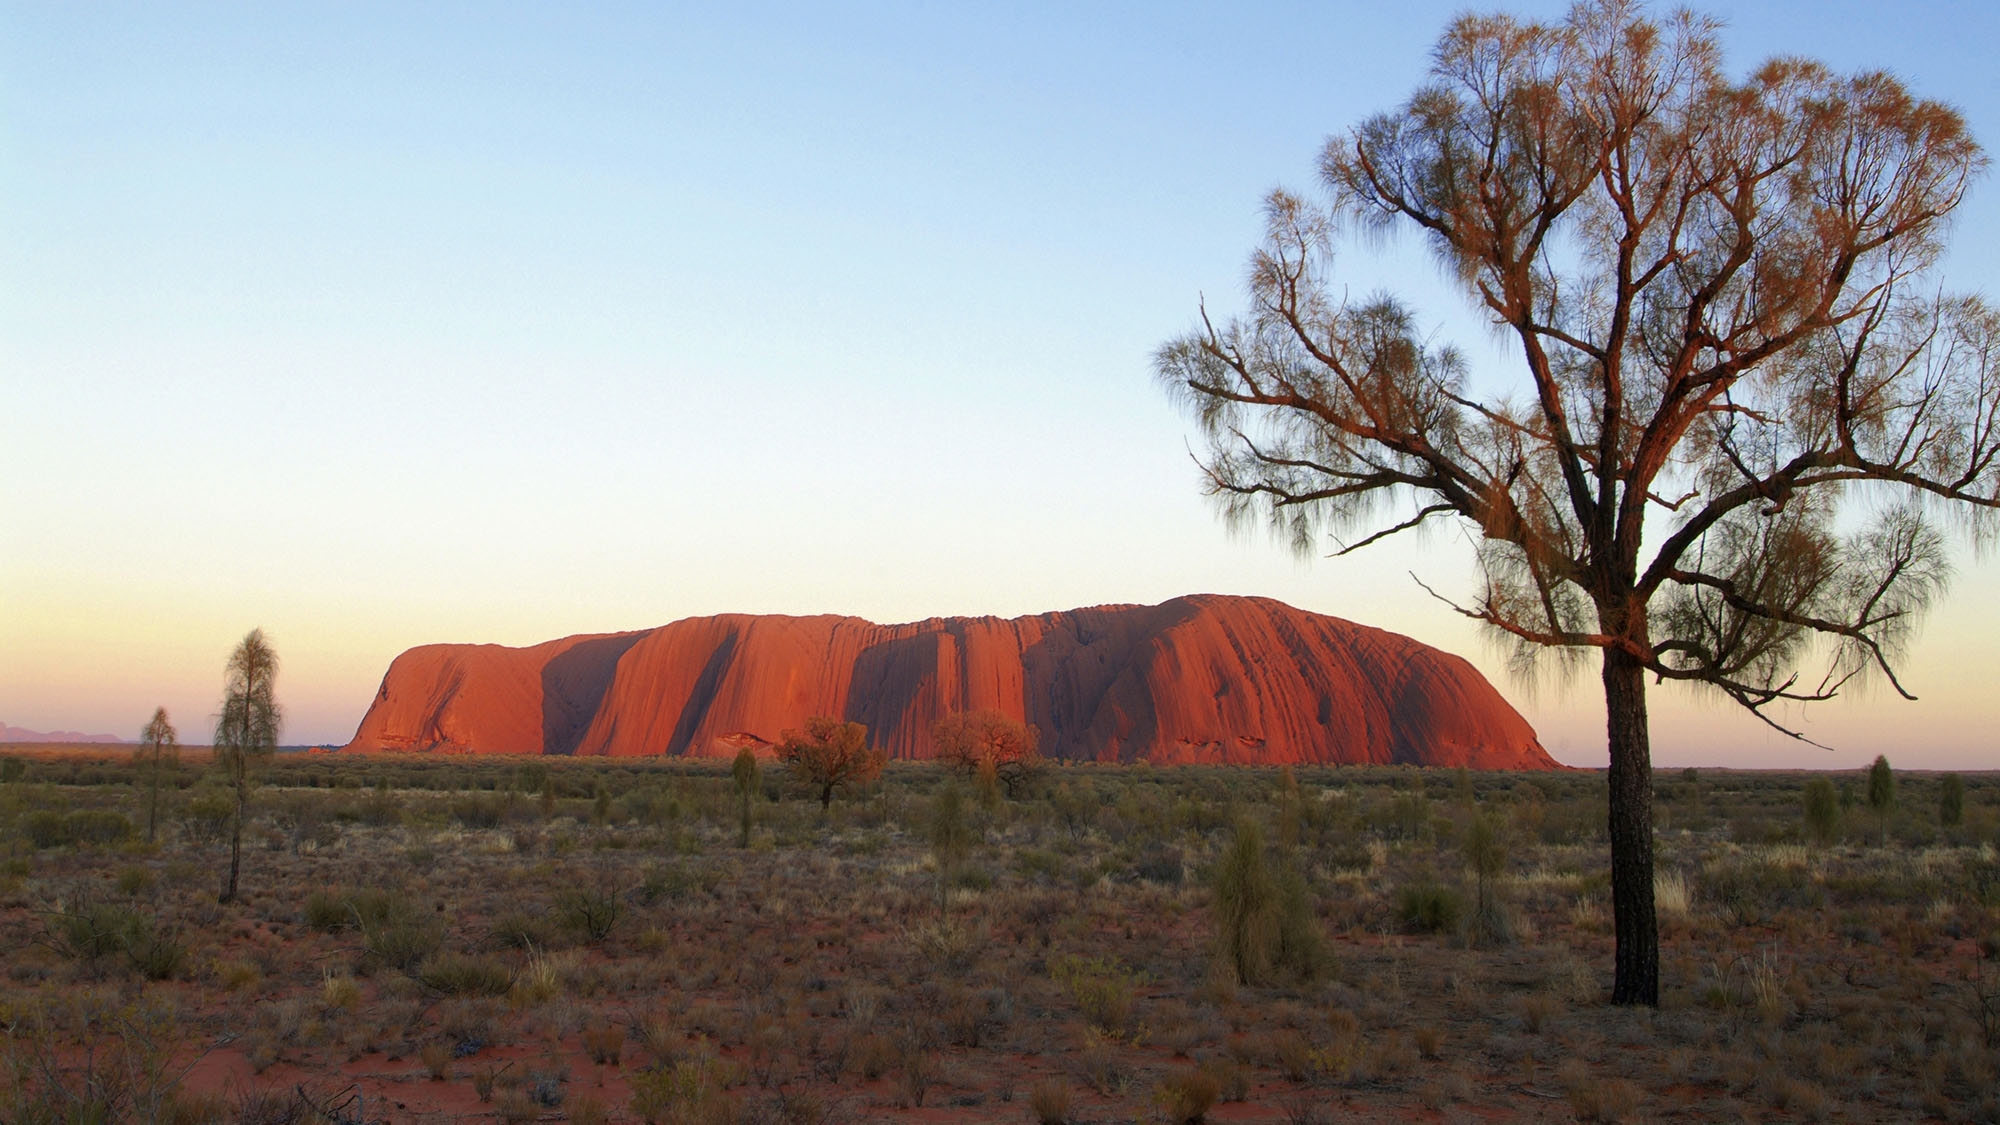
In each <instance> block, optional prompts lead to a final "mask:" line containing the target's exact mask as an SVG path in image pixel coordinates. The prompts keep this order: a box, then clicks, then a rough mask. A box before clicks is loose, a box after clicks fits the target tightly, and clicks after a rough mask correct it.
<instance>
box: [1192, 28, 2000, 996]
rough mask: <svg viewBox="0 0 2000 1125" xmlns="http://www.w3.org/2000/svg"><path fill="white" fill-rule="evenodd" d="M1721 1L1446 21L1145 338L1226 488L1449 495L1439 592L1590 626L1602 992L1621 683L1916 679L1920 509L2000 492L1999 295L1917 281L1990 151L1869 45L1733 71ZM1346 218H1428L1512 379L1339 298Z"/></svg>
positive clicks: (1487, 620) (1640, 927)
mask: <svg viewBox="0 0 2000 1125" xmlns="http://www.w3.org/2000/svg"><path fill="white" fill-rule="evenodd" d="M1717 28H1718V25H1717V23H1716V22H1715V21H1714V20H1712V19H1708V18H1706V17H1702V16H1699V15H1695V14H1692V13H1688V12H1684V11H1681V12H1674V13H1671V14H1668V15H1665V16H1664V17H1662V18H1660V19H1654V18H1652V16H1651V15H1650V14H1649V13H1648V12H1647V11H1646V10H1645V8H1644V7H1643V6H1642V5H1640V4H1637V3H1632V2H1627V0H1586V2H1585V3H1582V4H1579V5H1578V6H1577V7H1575V8H1573V9H1571V12H1570V14H1569V15H1568V17H1567V18H1566V19H1564V20H1563V21H1561V22H1559V23H1552V24H1542V23H1531V22H1525V21H1522V20H1518V19H1515V18H1513V17H1511V16H1507V15H1485V16H1473V15H1468V16H1464V17H1461V18H1459V19H1458V20H1456V21H1455V22H1454V23H1453V24H1452V25H1451V26H1450V27H1449V28H1448V29H1447V30H1446V31H1445V33H1444V34H1443V36H1442V37H1441V38H1440V39H1439V41H1438V44H1437V47H1436V49H1435V51H1434V53H1433V59H1432V67H1431V72H1430V76H1429V79H1428V80H1427V81H1426V82H1425V83H1424V84H1423V85H1422V86H1421V87H1420V88H1419V89H1418V90H1417V91H1416V92H1415V93H1414V94H1413V95H1412V96H1411V97H1410V98H1409V100H1408V101H1407V102H1405V103H1404V104H1403V105H1402V106H1401V107H1399V108H1397V109H1395V110H1392V111H1390V112H1387V113H1383V114H1380V115H1378V116H1375V117H1372V118H1369V119H1368V120H1366V121H1363V122H1362V123H1361V124H1360V125H1358V126H1356V127H1355V128H1354V129H1352V130H1351V131H1350V132H1348V133H1346V134H1345V135H1340V136H1336V137H1334V138H1332V139H1331V140H1330V141H1329V142H1328V143H1327V146H1326V148H1325V150H1324V153H1323V154H1322V156H1321V159H1320V173H1321V180H1322V182H1323V184H1324V186H1325V188H1326V190H1327V193H1328V196H1327V199H1326V201H1325V203H1324V205H1320V204H1314V203H1311V202H1308V201H1307V200H1305V199H1304V198H1302V197H1300V196H1297V195H1295V194H1292V193H1290V192H1286V191H1278V192H1274V193H1273V194H1272V195H1271V196H1270V198H1269V200H1268V202H1267V205H1266V218H1267V236H1266V239H1265V241H1264V243H1263V245H1262V247H1261V248H1260V249H1259V250H1258V251H1257V252H1256V254H1255V255H1254V257H1253V259H1252V263H1251V278H1250V296H1251V311H1250V312H1249V313H1248V315H1246V316H1244V317H1241V318H1239V319H1234V320H1229V321H1226V322H1223V323H1217V322H1215V321H1212V320H1210V319H1209V318H1208V317H1207V316H1206V315H1205V314H1204V316H1203V318H1202V321H1201V324H1200V327H1198V328H1197V329H1196V330H1195V331H1193V332H1191V333H1189V334H1188V335H1186V336H1184V337H1182V338H1180V339H1177V340H1174V341H1171V342H1169V343H1168V344H1167V345H1165V346H1164V347H1163V348H1162V349H1161V350H1160V352H1159V354H1158V357H1157V368H1158V372H1159V374H1160V377H1161V379H1162V381H1163V382H1164V383H1165V384H1166V386H1167V387H1168V388H1169V390H1170V391H1171V393H1172V394H1174V395H1175V396H1176V397H1177V398H1178V399H1179V400H1180V401H1181V402H1182V403H1183V404H1184V406H1185V407H1186V408H1187V409H1188V410H1189V411H1190V412H1191V413H1192V415H1193V416H1194V418H1195V420H1196V422H1197V423H1198V425H1199V427H1200V428H1201V430H1202V432H1203V434H1204V435H1205V437H1206V439H1207V451H1206V453H1205V454H1204V455H1203V456H1202V464H1203V468H1204V471H1205V476H1206V480H1207V484H1208V488H1209V489H1210V491H1211V492H1212V493H1213V494H1214V495H1215V496H1216V497H1217V498H1218V499H1219V501H1220V502H1221V504H1222V507H1223V510H1224V512H1225V514H1226V515H1228V516H1229V517H1232V518H1234V519H1238V520H1255V521H1269V522H1270V523H1271V524H1272V525H1273V526H1275V527H1276V528H1279V529H1281V530H1282V531H1284V532H1285V533H1287V534H1288V536H1289V537H1290V538H1291V540H1292V542H1293V543H1294V545H1295V546H1296V547H1297V548H1298V549H1300V550H1301V551H1307V550H1316V549H1317V547H1318V544H1319V542H1320V539H1321V536H1322V535H1323V534H1328V533H1331V534H1333V535H1335V536H1336V537H1339V536H1345V537H1346V539H1345V540H1342V541H1341V542H1342V546H1341V550H1342V551H1343V552H1344V551H1349V550H1354V549H1356V548H1359V547H1361V546H1364V545H1366V544H1369V543H1373V542H1376V541H1378V540H1380V539H1382V538H1385V537H1387V536H1391V535H1394V534H1397V533H1399V532H1403V531H1407V530H1410V529H1413V528H1417V527H1420V526H1422V525H1425V524H1427V523H1429V522H1431V521H1433V520H1440V519H1443V520H1452V519H1455V520H1457V521H1459V522H1460V524H1461V526H1463V527H1465V528H1466V529H1468V530H1469V531H1470V532H1471V533H1472V534H1473V535H1474V536H1475V537H1476V540H1477V543H1478V551H1477V561H1478V566H1479V573H1480V581H1479V583H1478V584H1477V586H1476V587H1475V590H1474V592H1473V594H1472V596H1471V597H1470V598H1469V599H1465V600H1463V601H1460V602H1455V603H1454V604H1455V605H1456V607H1457V608H1458V609H1459V611H1460V612H1462V613H1464V614H1466V615H1467V616H1469V617H1471V618H1473V619H1475V620H1477V621H1479V622H1481V623H1483V624H1484V625H1485V626H1486V627H1488V628H1489V629H1491V630H1492V631H1493V632H1494V633H1495V635H1496V636H1499V637H1501V638H1503V639H1504V640H1506V641H1507V642H1509V643H1510V644H1511V645H1512V646H1513V649H1512V651H1513V654H1514V660H1515V663H1516V666H1517V668H1519V669H1521V670H1523V671H1525V670H1527V669H1529V668H1531V667H1532V666H1534V664H1535V663H1536V660H1537V656H1538V654H1540V653H1543V652H1545V651H1554V652H1560V653H1567V654H1570V655H1571V656H1572V657H1573V658H1580V657H1581V655H1582V654H1585V653H1589V652H1591V651H1593V650H1594V651H1595V652H1596V653H1597V654H1598V656H1599V659H1600V661H1601V672H1600V674H1601V678H1602V681H1603V686H1604V691H1605V701H1606V710H1607V730H1606V733H1607V741H1608V745H1609V751H1610V766H1611V775H1610V791H1611V798H1610V800H1611V816H1610V828H1611V832H1610V835H1611V844H1612V864H1611V866H1612V887H1613V903H1614V926H1615V930H1616V938H1617V954H1616V957H1617V965H1616V975H1615V983H1614V986H1613V997H1614V999H1615V1000H1617V1001H1619V1002H1621V1003H1657V999H1658V931H1657V925H1656V923H1655V920H1654V914H1653V908H1652V812H1651V800H1652V794H1651V769H1650V762H1651V755H1650V745H1649V739H1648V732H1647V721H1646V684H1645V677H1646V676H1647V675H1651V676H1653V677H1656V678H1657V679H1659V680H1668V681H1674V682H1678V683H1688V684H1695V685H1701V686H1704V687H1706V688H1709V689H1713V690H1715V691H1718V692H1721V693H1722V694H1723V695H1724V696H1726V697H1727V698H1729V699H1731V700H1734V701H1735V702H1736V703H1738V704H1741V705H1742V706H1743V707H1745V708H1747V709H1749V710H1750V711H1751V712H1753V713H1754V714H1756V715H1757V716H1758V717H1759V718H1761V719H1763V720H1764V721H1766V722H1770V723H1772V724H1773V725H1774V726H1779V727H1780V729H1783V726H1782V723H1781V722H1780V719H1781V718H1782V717H1783V716H1782V714H1781V713H1779V712H1777V711H1776V710H1775V708H1777V707H1778V706H1780V705H1784V704H1788V703H1801V702H1812V701H1817V700H1823V699H1826V698H1829V697H1831V696H1833V695H1834V694H1836V693H1837V692H1838V691H1840V690H1841V688H1842V687H1844V686H1845V685H1847V684H1849V683H1850V682H1851V681H1853V680H1854V679H1855V677H1857V676H1860V675H1863V674H1864V673H1868V672H1871V671H1872V672H1875V673H1879V674H1880V675H1881V676H1883V677H1884V678H1886V679H1887V681H1888V682H1889V684H1890V685H1891V686H1892V687H1893V688H1895V690H1897V691H1899V692H1903V691H1904V689H1903V685H1902V684H1901V683H1900V681H1899V680H1898V679H1897V677H1896V674H1895V670H1894V661H1895V659H1896V657H1897V655H1898V654H1899V652H1900V651H1901V650H1902V648H1903V646H1904V645H1905V643H1906V642H1907V641H1908V640H1909V638H1910V636H1911V633H1912V629H1913V627H1914V626H1915V624H1916V622H1917V620H1918V618H1919V616H1920V614H1921V613H1922V611H1923V610H1924V609H1925V607H1926V606H1928V605H1929V604H1930V603H1931V602H1932V601H1933V600H1934V599H1935V598H1936V597H1937V595H1938V592H1939V590H1940V589H1941V587H1942V585H1943V583H1944V582H1945V579H1946V577H1947V571H1948V567H1947V565H1946V560H1945V557H1944V551H1943V539H1942V536H1941V534H1940V532H1939V530H1938V526H1937V523H1936V517H1937V516H1938V515H1939V514H1940V513H1942V512H1944V511H1946V510H1947V509H1950V510H1956V511H1960V512H1984V511H1986V510H1989V509H1993V508H1995V507H1996V506H2000V468H1996V456H2000V317H1996V315H1995V313H1994V311H1993V310H1992V309H1990V308H1989V307H1988V306H1987V305H1986V304H1985V303H1984V302H1983V301H1982V300H1980V299H1978V298H1976V297H1970V296H1954V295H1950V294H1946V293H1943V292H1942V291H1941V289H1940V287H1939V285H1938V283H1937V281H1936V280H1935V279H1934V278H1932V277H1931V276H1930V273H1931V267H1932V266H1933V264H1934V263H1935V261H1936V260H1937V258H1938V255H1939V252H1940V250H1941V249H1942V247H1943V240H1944V236H1945V234H1946V228H1947V222H1946V220H1947V218H1948V217H1949V215H1950V214H1951V212H1952V211H1953V210H1954V209H1955V208H1956V207H1957V206H1958V205H1959V203H1960V201H1961V200H1962V199H1963V198H1964V194H1965V191H1966V188H1967V185H1968V184H1969V183H1970V181H1971V180H1972V178H1973V177H1974V176H1975V175H1976V174H1977V173H1978V172H1979V171H1980V170H1981V169H1982V168H1983V167H1984V165H1985V162H1986V160H1985V156H1984V155H1983V153H1982V152H1981V150H1980V148H1979V146H1978V145H1977V144H1976V143H1975V142H1974V141H1973V139H1972V137H1971V136H1970V135H1969V134H1968V133H1967V131H1966V128H1965V124H1964V122H1963V120H1961V118H1960V117H1959V115H1958V114H1957V113H1956V112H1954V111H1953V110H1951V109H1950V108H1949V107H1947V106H1945V105H1943V104H1941V103H1938V102H1934V101H1927V100H1924V99H1921V98H1918V97H1916V96H1914V95H1912V94H1911V93H1910V92H1909V91H1908V90H1906V89H1905V88H1904V87H1903V85H1902V84H1901V83H1900V82H1898V81H1897V80H1896V79H1895V78H1894V77H1892V76H1890V75H1888V74H1885V73H1863V74H1857V75H1852V76H1842V75H1838V74H1835V73H1833V72H1832V71H1831V70H1829V69H1828V68H1826V67H1825V66H1823V65H1821V64H1819V63H1816V62H1812V61H1810V60H1803V59H1798V58H1779V59H1774V60H1772V61H1769V62H1766V63H1764V64H1762V65H1761V66H1759V67H1757V68H1756V69H1755V70H1753V71H1752V72H1751V73H1750V74H1749V75H1748V76H1747V77H1745V78H1742V79H1740V80H1738V79H1734V78H1732V77H1730V76H1729V75H1728V74H1726V73H1725V71H1724V69H1723V67H1722V61H1721V48H1720V43H1719V40H1718V30H1717ZM1355 228H1359V229H1360V230H1362V231H1364V232H1367V233H1369V234H1371V235H1374V236H1376V237H1378V238H1388V237H1390V236H1392V235H1396V234H1399V233H1404V232H1407V233H1409V234H1412V235H1414V236H1417V237H1420V238H1421V239H1423V240H1424V241H1425V242H1426V243H1427V244H1428V245H1429V246H1430V248H1431V249H1432V250H1433V251H1434V252H1435V253H1436V255H1437V256H1438V258H1439V259H1440V261H1441V262H1442V264H1443V265H1444V267H1445V269H1446V272H1447V275H1448V277H1449V279H1450V280H1451V282H1452V283H1453V284H1455V285H1456V286H1457V287H1458V289H1459V291H1460V292H1461V293H1462V294H1463V295H1464V296H1465V297H1466V298H1467V299H1468V300H1469V301H1470V303H1471V305H1472V307H1473V308H1474V309H1476V310H1478V311H1479V312H1480V313H1481V314H1483V315H1484V316H1485V317H1486V318H1487V319H1489V320H1490V321H1491V323H1492V324H1493V325H1494V326H1495V328H1496V330H1497V331H1498V332H1499V333H1501V334H1502V337H1503V338H1504V339H1505V340H1506V341H1507V344H1508V346H1509V349H1510V351H1512V352H1513V353H1514V354H1515V355H1516V356H1517V357H1518V359H1517V361H1515V363H1514V364H1512V365H1511V366H1513V367H1514V376H1513V379H1512V381H1511V382H1510V381H1508V380H1507V379H1506V377H1505V372H1489V371H1486V370H1483V369H1482V370H1475V369H1474V367H1473V365H1472V363H1471V362H1470V361H1469V360H1468V358H1467V356H1466V355H1465V354H1464V353H1461V352H1459V351H1457V350H1456V349H1454V348H1452V347H1449V346H1446V345H1443V344H1440V343H1438V342H1436V341H1435V340H1434V339H1433V337H1432V335H1431V332H1430V330H1429V329H1427V328H1426V327H1424V326H1423V325H1421V324H1420V322H1419V320H1418V317H1417V315H1416V314H1415V313H1414V312H1413V311H1412V310H1411V309H1410V308H1409V307H1407V306H1406V305H1405V304H1403V303H1402V302H1400V301H1398V300H1396V299H1395V298H1393V297H1389V296H1378V297H1371V298H1368V299H1366V300H1362V301H1350V300H1349V299H1348V298H1347V297H1346V295H1345V294H1346V293H1347V292H1348V284H1349V283H1348V281H1347V280H1346V279H1345V278H1342V277H1340V276H1339V275H1338V274H1337V272H1336V271H1335V269H1334V267H1335V264H1336V263H1335V257H1334V248H1335V246H1336V245H1337V244H1338V242H1339V241H1340V237H1341V235H1342V233H1343V232H1344V231H1346V230H1351V229H1355ZM1844 500H1857V501H1860V502H1861V504H1860V506H1861V507H1863V508H1865V509H1867V510H1866V512H1864V513H1862V514H1861V515H1860V517H1859V518H1856V517H1855V515H1854V514H1852V513H1847V514H1845V515H1844V514H1843V504H1842V501H1844ZM1904 694H1907V692H1904ZM1787 733H1791V732H1789V731H1788V732H1787Z"/></svg>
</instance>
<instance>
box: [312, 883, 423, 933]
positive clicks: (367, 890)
mask: <svg viewBox="0 0 2000 1125" xmlns="http://www.w3.org/2000/svg"><path fill="white" fill-rule="evenodd" d="M409 913H411V911H410V910H409V907H408V905H407V903H406V902H405V901H404V899H403V898H402V896H401V895H398V894H397V893H395V892H393V891H389V890H385V889H383V888H381V887H347V888H343V889H341V890H337V891H333V890H319V891H314V892H312V893H311V894H308V895H307V896H306V904H305V910H304V917H305V923H306V925H308V926H311V927H312V928H313V929H315V930H319V931H320V932H322V933H329V934H330V933H335V932H337V931H340V930H346V929H357V930H365V929H368V928H370V927H378V926H382V925H386V924H387V923H389V922H391V921H394V920H396V919H398V918H401V917H403V916H405V915H407V914H409Z"/></svg>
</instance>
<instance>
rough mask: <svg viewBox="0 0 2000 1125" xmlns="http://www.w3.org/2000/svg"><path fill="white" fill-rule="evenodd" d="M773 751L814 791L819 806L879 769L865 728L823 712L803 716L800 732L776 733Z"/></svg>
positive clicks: (872, 776)
mask: <svg viewBox="0 0 2000 1125" xmlns="http://www.w3.org/2000/svg"><path fill="white" fill-rule="evenodd" d="M777 753H778V760H779V761H781V762H783V763H785V766H786V768H787V769H789V770H791V772H792V774H793V776H794V777H796V778H798V779H799V780H800V781H801V782H803V783H804V784H805V785H807V786H808V787H810V788H811V789H813V790H815V791H816V792H817V793H818V795H819V807H820V808H822V809H825V808H828V807H830V806H831V805H832V804H833V795H834V793H836V792H839V791H843V790H846V789H848V788H850V787H852V786H855V785H862V784H866V783H867V782H870V781H873V780H874V779H875V778H876V777H877V776H878V775H880V774H881V772H882V764H883V753H882V751H881V750H880V749H879V748H876V747H872V746H870V745H868V728H867V727H865V726H862V725H861V724H860V723H850V722H846V721H844V720H841V719H836V718H831V717H828V716H823V715H822V716H816V717H814V718H810V719H807V720H806V729H805V731H804V732H803V733H802V732H799V731H795V730H788V731H786V732H784V734H782V735H780V736H779V738H778V749H777Z"/></svg>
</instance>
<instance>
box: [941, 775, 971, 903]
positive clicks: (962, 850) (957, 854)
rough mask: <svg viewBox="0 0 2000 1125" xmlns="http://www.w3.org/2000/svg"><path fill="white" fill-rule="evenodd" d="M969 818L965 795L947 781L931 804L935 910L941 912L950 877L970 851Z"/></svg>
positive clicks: (949, 884)
mask: <svg viewBox="0 0 2000 1125" xmlns="http://www.w3.org/2000/svg"><path fill="white" fill-rule="evenodd" d="M972 835H973V833H972V822H971V820H970V819H969V818H968V817H967V816H966V815H965V796H964V794H962V793H961V792H960V791H959V788H958V786H956V785H947V786H945V787H944V790H943V791H942V792H940V793H939V794H938V796H937V801H936V802H935V803H933V804H932V805H931V822H930V838H931V854H932V855H933V856H934V857H936V859H937V868H938V910H939V912H940V913H942V912H943V910H944V907H945V898H946V892H947V891H948V890H949V889H950V886H951V877H952V875H953V874H954V873H956V872H957V871H958V868H959V865H961V864H963V863H964V862H965V857H966V856H967V855H969V854H971V852H972Z"/></svg>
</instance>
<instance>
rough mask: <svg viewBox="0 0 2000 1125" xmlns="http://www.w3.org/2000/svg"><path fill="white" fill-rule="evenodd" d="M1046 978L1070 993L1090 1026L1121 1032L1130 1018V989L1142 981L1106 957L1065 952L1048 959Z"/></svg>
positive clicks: (1113, 1033) (1135, 974) (1120, 1033)
mask: <svg viewBox="0 0 2000 1125" xmlns="http://www.w3.org/2000/svg"><path fill="white" fill-rule="evenodd" d="M1049 977H1050V979H1052V980H1054V981H1055V982H1056V983H1057V984H1059V985H1061V986H1062V988H1063V991H1065V992H1067V993H1069V997H1070V1000H1071V1001H1072V1002H1073V1003H1075V1004H1076V1006H1077V1010H1078V1011H1081V1012H1082V1013H1083V1018H1084V1019H1086V1020H1088V1021H1089V1022H1090V1026H1092V1027H1093V1028H1096V1029H1097V1030H1099V1031H1101V1032H1103V1033H1104V1034H1107V1035H1122V1034H1123V1033H1124V1031H1125V1029H1126V1027H1127V1025H1128V1024H1129V1023H1130V1022H1131V1020H1132V997H1133V992H1134V990H1135V989H1136V988H1137V986H1138V985H1139V984H1141V983H1142V982H1143V980H1144V977H1143V975H1142V974H1139V973H1136V972H1134V971H1132V970H1130V969H1127V968H1126V967H1125V966H1124V965H1122V964H1119V963H1118V961H1117V960H1115V959H1113V958H1109V957H1081V956H1077V955H1076V954H1064V955H1062V956H1060V957H1057V958H1055V959H1054V960H1052V961H1050V962H1049Z"/></svg>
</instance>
